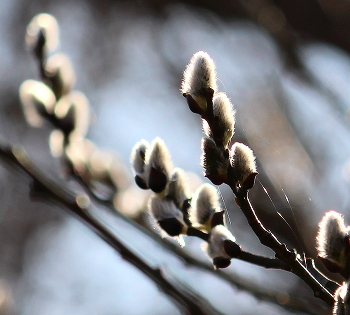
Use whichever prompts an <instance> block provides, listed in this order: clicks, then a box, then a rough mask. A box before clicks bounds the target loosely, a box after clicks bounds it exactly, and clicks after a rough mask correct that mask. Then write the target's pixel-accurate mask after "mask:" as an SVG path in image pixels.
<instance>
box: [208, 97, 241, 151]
mask: <svg viewBox="0 0 350 315" xmlns="http://www.w3.org/2000/svg"><path fill="white" fill-rule="evenodd" d="M213 115H214V119H215V123H216V124H217V125H216V126H215V130H210V128H209V130H210V132H209V133H210V134H212V135H210V134H207V136H211V137H213V138H214V139H221V141H222V145H223V147H224V148H227V145H228V143H229V142H230V140H231V138H232V136H233V134H234V129H235V111H234V110H233V106H232V104H231V101H230V99H229V98H228V97H227V95H226V94H225V93H218V94H216V95H214V97H213ZM203 129H204V131H205V128H203Z"/></svg>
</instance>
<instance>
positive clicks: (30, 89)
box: [19, 13, 128, 199]
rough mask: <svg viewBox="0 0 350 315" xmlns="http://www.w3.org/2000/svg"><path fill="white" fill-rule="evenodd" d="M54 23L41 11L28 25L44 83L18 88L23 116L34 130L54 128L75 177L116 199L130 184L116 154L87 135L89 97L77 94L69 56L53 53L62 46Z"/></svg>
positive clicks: (54, 146) (58, 152) (58, 149)
mask: <svg viewBox="0 0 350 315" xmlns="http://www.w3.org/2000/svg"><path fill="white" fill-rule="evenodd" d="M58 33H59V27H58V23H57V21H56V19H55V18H54V17H53V16H52V15H49V14H45V13H41V14H38V15H37V16H35V17H34V18H33V19H32V21H31V22H30V23H29V25H28V27H27V32H26V44H27V48H28V50H29V51H30V52H31V53H32V54H33V55H34V57H35V59H36V61H37V62H38V64H39V70H40V77H41V81H37V80H26V81H24V82H23V83H22V84H21V86H20V88H19V94H20V100H21V103H22V107H23V112H24V116H25V118H26V120H27V122H28V123H29V124H30V125H31V126H33V127H41V126H43V125H44V124H48V125H51V126H52V127H53V131H52V132H51V134H50V148H51V152H52V154H53V155H54V156H55V157H62V159H63V160H64V161H65V163H66V166H67V171H68V173H75V174H77V175H78V176H80V177H81V179H82V180H83V181H84V182H85V183H86V184H88V185H89V186H90V187H91V188H93V189H96V192H98V193H99V194H100V196H101V197H103V198H108V199H110V198H114V196H115V195H116V192H117V191H119V190H120V189H121V188H125V187H126V186H127V185H128V179H127V176H126V174H127V173H126V170H125V168H123V164H122V163H121V160H120V159H119V157H118V156H116V155H115V154H112V153H111V152H105V151H102V150H100V149H98V148H97V147H96V145H95V144H93V143H92V142H91V141H90V140H88V139H86V138H85V136H86V134H87V132H88V128H89V125H90V121H91V108H90V105H89V101H88V99H87V98H86V97H85V95H84V94H83V93H82V92H80V91H77V90H73V88H74V84H75V72H74V69H73V67H72V64H71V62H70V59H69V57H68V56H66V55H65V54H63V53H57V52H55V51H56V49H57V47H58V43H59V37H58Z"/></svg>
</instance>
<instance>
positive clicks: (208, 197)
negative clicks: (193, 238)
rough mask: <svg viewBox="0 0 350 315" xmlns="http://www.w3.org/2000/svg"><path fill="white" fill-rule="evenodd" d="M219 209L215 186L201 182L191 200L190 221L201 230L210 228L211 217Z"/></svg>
mask: <svg viewBox="0 0 350 315" xmlns="http://www.w3.org/2000/svg"><path fill="white" fill-rule="evenodd" d="M219 211H221V207H220V203H219V195H218V191H217V188H216V187H214V186H213V185H210V184H207V183H206V184H203V185H201V186H200V187H198V189H197V190H196V191H195V193H194V194H193V196H192V200H191V211H190V221H191V222H192V224H193V225H194V226H197V227H199V228H201V229H203V230H206V231H208V232H209V231H210V230H211V224H210V223H211V219H212V217H213V215H214V214H215V213H216V212H219Z"/></svg>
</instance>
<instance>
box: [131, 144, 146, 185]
mask: <svg viewBox="0 0 350 315" xmlns="http://www.w3.org/2000/svg"><path fill="white" fill-rule="evenodd" d="M149 146H150V144H149V143H148V142H147V141H146V140H141V141H140V142H138V143H136V144H135V146H134V147H133V149H132V151H131V156H130V163H131V166H132V169H133V171H134V174H135V181H136V183H137V185H138V186H139V187H140V188H143V189H147V188H148V186H147V182H148V176H147V174H146V172H145V168H146V165H145V159H146V151H147V150H148V148H149Z"/></svg>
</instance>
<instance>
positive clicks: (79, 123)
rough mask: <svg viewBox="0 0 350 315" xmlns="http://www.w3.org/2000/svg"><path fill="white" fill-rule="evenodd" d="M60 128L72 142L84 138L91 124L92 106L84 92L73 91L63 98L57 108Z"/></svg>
mask: <svg viewBox="0 0 350 315" xmlns="http://www.w3.org/2000/svg"><path fill="white" fill-rule="evenodd" d="M55 115H56V117H57V118H58V127H59V128H60V129H61V130H62V131H63V133H64V134H65V136H66V137H69V139H70V141H73V140H77V139H81V138H84V137H85V135H86V134H87V131H88V128H89V124H90V105H89V101H88V99H87V98H86V97H85V95H84V94H83V93H82V92H79V91H73V92H70V93H69V94H67V95H65V96H63V97H61V99H60V100H59V101H58V103H57V104H56V107H55Z"/></svg>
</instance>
